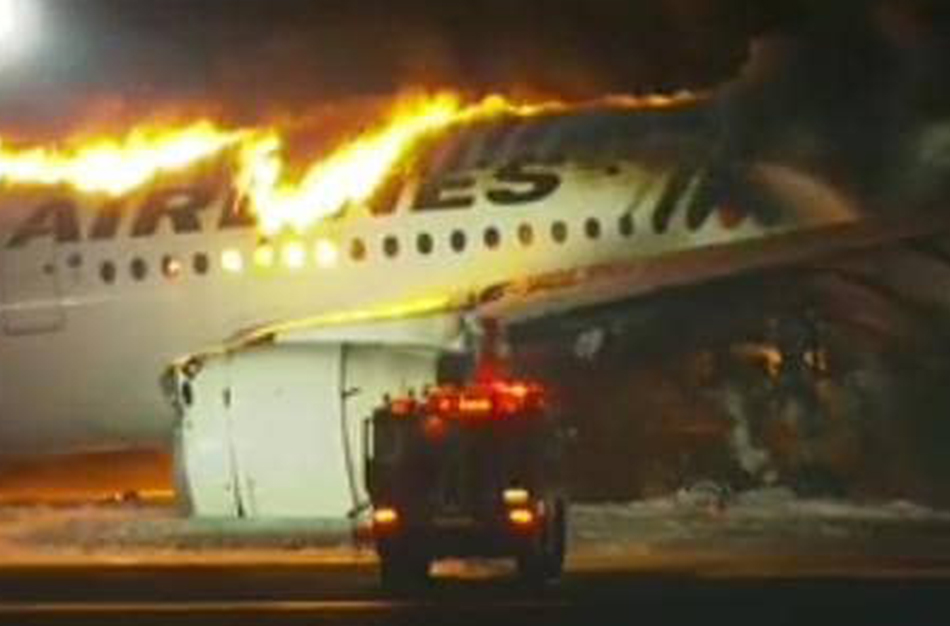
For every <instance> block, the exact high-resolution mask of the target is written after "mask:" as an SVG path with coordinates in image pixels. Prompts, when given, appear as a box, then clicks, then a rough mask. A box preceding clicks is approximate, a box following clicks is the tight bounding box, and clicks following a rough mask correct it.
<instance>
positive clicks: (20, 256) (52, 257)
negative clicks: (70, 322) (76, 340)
mask: <svg viewBox="0 0 950 626" xmlns="http://www.w3.org/2000/svg"><path fill="white" fill-rule="evenodd" d="M56 270H57V267H56V244H55V243H54V242H53V240H52V238H49V237H41V238H37V239H35V240H33V241H30V242H29V243H28V244H26V245H24V246H22V247H17V248H13V249H10V248H6V249H4V250H3V252H2V254H0V295H2V308H0V316H2V318H3V332H4V333H5V334H7V335H29V334H35V333H48V332H55V331H57V330H60V329H61V328H62V327H63V325H64V323H65V315H64V313H63V308H62V302H61V300H60V291H59V283H58V278H57V275H56Z"/></svg>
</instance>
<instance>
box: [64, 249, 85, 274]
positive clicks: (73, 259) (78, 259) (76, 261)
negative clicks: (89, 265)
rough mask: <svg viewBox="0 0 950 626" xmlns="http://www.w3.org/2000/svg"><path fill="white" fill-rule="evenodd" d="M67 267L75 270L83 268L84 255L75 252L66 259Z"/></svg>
mask: <svg viewBox="0 0 950 626" xmlns="http://www.w3.org/2000/svg"><path fill="white" fill-rule="evenodd" d="M66 265H68V266H69V267H71V268H73V269H74V270H75V269H79V268H80V266H82V255H81V254H79V253H78V252H73V253H72V254H70V255H69V258H67V259H66Z"/></svg>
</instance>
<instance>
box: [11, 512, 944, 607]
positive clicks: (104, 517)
mask: <svg viewBox="0 0 950 626" xmlns="http://www.w3.org/2000/svg"><path fill="white" fill-rule="evenodd" d="M766 495H767V496H768V497H765V496H766ZM778 495H779V496H781V494H778ZM575 508H576V510H575V514H574V516H573V522H574V524H573V532H572V536H571V553H570V555H569V559H568V568H567V573H566V575H565V577H564V578H563V580H562V581H560V582H559V583H557V584H554V585H551V586H549V587H547V588H543V589H537V588H529V587H526V586H525V585H523V584H521V583H520V582H519V581H518V580H517V579H516V577H515V576H514V572H513V569H512V567H511V565H510V564H508V563H504V562H491V561H482V562H465V563H462V562H452V561H449V562H444V563H439V564H438V565H437V566H436V569H435V576H434V579H433V582H432V584H431V585H429V586H427V587H426V588H424V589H420V590H418V591H415V592H413V593H404V594H399V595H395V594H392V593H389V592H387V591H385V590H383V589H382V588H381V587H380V586H379V584H378V582H377V577H376V574H377V572H376V562H375V559H374V557H373V554H372V552H371V551H369V550H367V549H360V548H359V547H354V546H353V545H352V544H351V543H350V542H349V536H348V535H347V534H346V533H345V532H341V529H340V528H334V527H331V526H323V527H319V526H314V525H313V524H309V525H308V526H307V527H308V528H310V533H309V534H307V533H297V534H295V535H293V536H292V537H291V538H288V536H287V534H286V531H287V530H289V528H283V529H281V532H279V533H277V534H273V533H270V532H264V531H263V530H262V529H261V528H260V527H259V526H256V525H249V526H242V527H241V529H240V532H237V533H235V532H233V531H236V530H238V529H237V528H230V529H229V530H230V531H232V532H230V533H228V534H227V535H225V536H223V535H221V534H220V531H221V528H218V527H216V526H209V525H207V524H203V523H202V524H196V523H194V522H191V521H188V520H182V519H180V518H178V517H176V516H175V514H174V512H173V511H168V510H164V509H154V510H143V509H135V508H127V507H122V508H113V507H106V508H102V507H82V508H78V509H50V508H37V507H32V508H31V507H24V508H20V509H11V508H7V509H4V510H3V511H0V624H11V625H25V624H71V625H73V624H96V625H109V624H131V623H134V624H201V625H203V626H207V625H214V624H335V623H350V624H487V625H489V626H499V625H501V624H519V625H521V626H523V625H526V624H597V625H599V624H628V623H647V624H653V623H658V624H670V623H674V624H680V623H682V624H704V625H705V624H721V623H725V624H730V625H732V624H744V623H755V624H757V625H768V626H772V625H776V624H803V623H804V624H807V623H808V622H811V621H813V622H815V623H816V624H821V623H834V624H852V623H860V624H913V625H919V624H941V625H945V624H948V623H950V610H948V608H947V607H948V606H950V518H948V516H947V515H946V514H945V513H942V512H937V511H931V510H927V509H923V508H920V507H914V506H911V505H908V504H906V503H894V504H892V505H887V506H876V507H864V506H854V505H847V504H842V503H837V502H824V501H802V500H800V499H789V498H787V497H784V496H782V497H776V494H760V495H759V496H757V498H756V501H755V503H754V504H753V503H735V504H732V505H730V506H727V507H726V508H722V507H720V506H719V505H718V504H717V503H716V502H715V501H709V500H707V499H704V498H698V499H697V498H696V497H694V496H693V495H690V496H689V497H681V498H678V499H675V500H658V501H653V502H640V503H629V504H617V505H602V506H596V507H587V506H578V507H575Z"/></svg>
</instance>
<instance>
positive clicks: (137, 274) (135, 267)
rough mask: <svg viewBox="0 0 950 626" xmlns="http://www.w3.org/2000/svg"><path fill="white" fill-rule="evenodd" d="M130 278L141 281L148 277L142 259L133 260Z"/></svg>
mask: <svg viewBox="0 0 950 626" xmlns="http://www.w3.org/2000/svg"><path fill="white" fill-rule="evenodd" d="M131 271H132V278H134V279H135V280H143V279H144V278H145V276H146V275H148V265H147V264H146V263H145V261H144V260H143V259H138V258H136V259H133V260H132V264H131Z"/></svg>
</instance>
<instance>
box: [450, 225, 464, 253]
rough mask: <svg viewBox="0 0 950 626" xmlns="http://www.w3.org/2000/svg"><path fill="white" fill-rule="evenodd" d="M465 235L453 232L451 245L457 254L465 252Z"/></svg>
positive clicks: (458, 231) (457, 231)
mask: <svg viewBox="0 0 950 626" xmlns="http://www.w3.org/2000/svg"><path fill="white" fill-rule="evenodd" d="M465 243H466V242H465V233H464V232H462V231H460V230H456V231H452V237H451V238H450V239H449V244H450V245H451V246H452V249H453V250H455V251H456V252H461V251H463V250H465Z"/></svg>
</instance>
